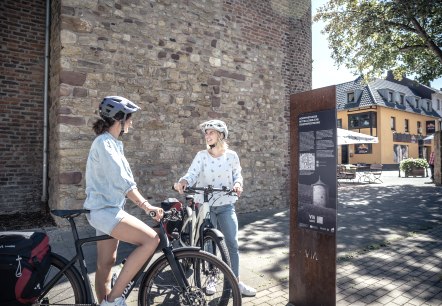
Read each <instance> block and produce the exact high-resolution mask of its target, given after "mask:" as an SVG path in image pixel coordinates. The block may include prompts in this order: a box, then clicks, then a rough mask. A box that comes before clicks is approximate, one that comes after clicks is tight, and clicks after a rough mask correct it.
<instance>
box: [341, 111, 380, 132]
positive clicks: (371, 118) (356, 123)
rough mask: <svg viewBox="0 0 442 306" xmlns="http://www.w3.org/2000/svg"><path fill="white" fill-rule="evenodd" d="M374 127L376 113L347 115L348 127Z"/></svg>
mask: <svg viewBox="0 0 442 306" xmlns="http://www.w3.org/2000/svg"><path fill="white" fill-rule="evenodd" d="M362 128H376V113H375V112H366V113H359V114H354V115H348V129H349V130H350V129H362Z"/></svg>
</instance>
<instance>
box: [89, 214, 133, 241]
mask: <svg viewBox="0 0 442 306" xmlns="http://www.w3.org/2000/svg"><path fill="white" fill-rule="evenodd" d="M128 215H129V214H128V213H127V212H125V211H124V210H122V209H121V208H120V207H105V208H101V209H92V210H91V211H90V213H89V214H86V217H87V220H88V221H89V224H90V225H92V226H93V227H95V229H96V230H97V236H99V235H104V234H107V235H110V234H111V233H112V230H113V229H114V228H115V226H117V224H118V223H120V221H121V220H123V218H124V217H126V216H128Z"/></svg>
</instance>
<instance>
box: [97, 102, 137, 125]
mask: <svg viewBox="0 0 442 306" xmlns="http://www.w3.org/2000/svg"><path fill="white" fill-rule="evenodd" d="M140 109H141V108H140V107H138V105H136V104H135V103H133V102H132V101H129V100H128V99H126V98H123V97H119V96H108V97H105V98H104V99H103V101H101V103H100V107H99V112H100V116H101V117H107V118H111V119H114V120H123V121H124V120H126V117H127V115H128V114H131V113H134V112H136V111H137V110H140Z"/></svg>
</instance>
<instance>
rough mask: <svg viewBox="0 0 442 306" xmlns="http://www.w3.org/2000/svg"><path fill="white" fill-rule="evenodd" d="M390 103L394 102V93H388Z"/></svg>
mask: <svg viewBox="0 0 442 306" xmlns="http://www.w3.org/2000/svg"><path fill="white" fill-rule="evenodd" d="M388 102H393V92H392V91H389V92H388Z"/></svg>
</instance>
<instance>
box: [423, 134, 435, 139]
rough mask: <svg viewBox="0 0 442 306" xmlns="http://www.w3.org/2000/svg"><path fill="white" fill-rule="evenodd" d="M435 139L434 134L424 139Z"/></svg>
mask: <svg viewBox="0 0 442 306" xmlns="http://www.w3.org/2000/svg"><path fill="white" fill-rule="evenodd" d="M433 138H434V134H431V135H430V136H427V137H425V138H424V140H430V139H433Z"/></svg>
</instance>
